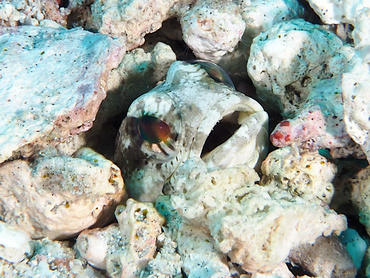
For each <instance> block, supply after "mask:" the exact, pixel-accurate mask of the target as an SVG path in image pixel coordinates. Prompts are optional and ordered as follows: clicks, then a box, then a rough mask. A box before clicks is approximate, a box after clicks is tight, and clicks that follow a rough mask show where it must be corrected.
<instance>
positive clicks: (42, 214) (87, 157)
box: [0, 148, 126, 239]
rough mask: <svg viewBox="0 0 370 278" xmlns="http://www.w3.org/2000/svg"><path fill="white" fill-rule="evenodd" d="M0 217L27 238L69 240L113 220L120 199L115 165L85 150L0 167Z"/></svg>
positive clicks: (121, 191)
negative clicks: (85, 230)
mask: <svg viewBox="0 0 370 278" xmlns="http://www.w3.org/2000/svg"><path fill="white" fill-rule="evenodd" d="M0 192H1V194H0V203H1V206H0V208H1V209H0V215H1V219H2V220H4V221H5V222H7V223H9V224H12V225H16V226H18V227H20V228H21V229H23V230H24V231H27V232H28V233H29V234H30V235H31V237H32V238H41V237H48V238H50V239H56V238H58V239H59V238H69V237H72V236H74V235H76V234H77V233H78V232H80V231H82V230H84V229H86V228H88V227H90V226H92V225H94V224H96V225H103V224H105V223H108V222H109V221H111V220H112V218H113V211H114V209H115V206H116V205H117V204H118V203H121V202H124V201H125V199H126V195H125V191H124V187H123V179H122V177H121V172H120V170H119V168H118V167H117V166H115V165H114V164H113V163H112V162H111V161H109V160H106V159H105V158H104V157H103V156H101V155H99V154H97V153H95V152H94V151H92V150H91V149H88V148H83V149H81V150H79V151H78V152H77V153H75V154H74V156H73V157H69V156H51V157H39V158H37V159H36V160H35V161H34V162H33V163H29V162H27V161H24V160H14V161H11V162H6V163H3V164H2V165H1V166H0Z"/></svg>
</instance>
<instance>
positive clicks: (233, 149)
mask: <svg viewBox="0 0 370 278" xmlns="http://www.w3.org/2000/svg"><path fill="white" fill-rule="evenodd" d="M231 116H232V117H231ZM221 119H222V120H225V119H226V120H229V121H233V122H236V124H237V125H238V126H240V128H239V129H238V130H237V131H235V133H234V135H232V136H231V137H230V138H229V139H228V140H227V141H226V142H224V143H223V144H221V145H219V146H217V147H216V148H215V149H214V150H212V151H211V152H209V153H208V154H207V155H205V156H204V160H205V161H206V163H207V165H209V166H210V167H215V166H220V167H224V168H226V167H231V165H234V164H244V163H245V164H247V165H249V166H250V167H254V166H255V165H256V164H257V163H258V161H259V160H260V159H259V157H260V156H264V153H265V150H266V149H267V147H266V146H267V141H268V134H267V120H268V116H267V113H266V112H265V111H263V108H262V106H261V105H260V104H258V103H257V102H256V101H255V100H253V99H251V98H249V97H247V96H245V95H244V94H242V93H239V92H236V91H235V90H233V89H232V88H230V86H226V85H225V84H223V83H219V82H216V81H214V80H213V79H212V78H210V77H209V74H208V73H207V71H206V70H204V69H203V67H201V66H199V65H196V64H189V63H187V62H181V61H178V62H175V63H173V64H172V65H171V67H170V69H169V71H168V73H167V78H166V80H165V81H164V82H162V83H161V84H159V85H158V86H157V87H155V88H153V89H152V90H151V91H149V92H148V93H146V94H144V95H142V96H140V97H139V98H138V99H136V100H135V101H134V102H133V103H132V104H131V106H130V108H129V110H128V113H127V117H126V118H125V119H124V120H123V122H122V124H121V127H120V129H119V134H118V137H117V144H116V153H115V157H114V161H115V163H117V165H118V166H120V167H121V169H122V174H123V177H124V179H125V186H126V188H127V190H128V192H129V195H130V196H131V197H133V198H135V199H137V200H139V201H149V202H154V201H155V199H156V198H157V196H158V195H160V194H162V188H163V185H164V184H165V182H166V181H167V180H168V179H169V178H170V177H171V175H172V174H173V173H174V172H175V171H176V170H177V168H178V167H179V166H180V165H181V164H182V163H184V162H185V161H186V160H187V159H189V158H190V157H193V156H197V157H201V156H202V150H203V146H204V145H205V142H206V139H207V138H208V135H209V134H210V133H211V131H212V130H213V128H214V127H215V125H216V124H217V123H218V122H219V121H220V120H221ZM262 153H263V154H262ZM261 154H262V155H261Z"/></svg>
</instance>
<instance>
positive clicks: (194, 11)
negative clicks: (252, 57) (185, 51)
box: [180, 0, 245, 62]
mask: <svg viewBox="0 0 370 278" xmlns="http://www.w3.org/2000/svg"><path fill="white" fill-rule="evenodd" d="M180 23H181V28H182V33H183V39H184V41H185V42H186V44H187V45H188V46H189V47H190V48H191V49H192V50H193V52H194V54H195V56H197V57H198V58H202V59H206V60H211V61H215V62H217V61H219V60H220V59H221V57H222V56H223V55H225V54H226V53H228V52H232V51H233V50H234V48H235V47H236V45H237V44H238V42H239V41H240V39H241V37H242V35H243V33H244V29H245V22H244V21H243V19H242V16H241V14H240V10H239V7H238V6H237V5H236V4H234V3H233V2H231V1H229V2H227V4H225V3H224V2H222V1H212V0H200V1H197V2H196V3H195V5H193V6H192V7H191V8H190V9H188V10H186V12H185V13H184V14H183V15H182V17H181V20H180Z"/></svg>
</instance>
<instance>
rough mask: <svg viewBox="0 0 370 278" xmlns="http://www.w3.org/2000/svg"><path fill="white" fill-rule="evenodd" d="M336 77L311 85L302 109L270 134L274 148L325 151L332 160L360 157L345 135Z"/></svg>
mask: <svg viewBox="0 0 370 278" xmlns="http://www.w3.org/2000/svg"><path fill="white" fill-rule="evenodd" d="M344 119H345V117H344V112H343V98H342V86H341V80H340V78H336V79H324V80H321V81H319V82H318V83H317V84H315V85H314V86H313V88H312V89H311V92H310V94H309V95H308V97H307V99H306V101H305V103H304V104H303V106H302V108H301V109H299V110H298V111H297V115H296V116H295V117H293V118H291V119H286V120H283V121H282V122H280V123H279V124H278V125H277V126H276V127H275V129H274V130H273V132H272V133H271V135H270V140H271V142H272V144H273V145H274V146H276V147H285V146H292V145H295V146H296V147H298V148H300V149H301V150H302V151H315V150H318V149H328V150H330V154H331V155H332V157H334V158H339V157H347V156H349V155H353V156H355V157H362V156H364V154H363V152H362V151H361V147H360V146H359V145H358V144H356V143H355V142H354V141H353V140H352V138H351V136H350V134H348V132H347V127H346V123H345V120H344Z"/></svg>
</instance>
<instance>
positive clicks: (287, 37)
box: [247, 19, 348, 117]
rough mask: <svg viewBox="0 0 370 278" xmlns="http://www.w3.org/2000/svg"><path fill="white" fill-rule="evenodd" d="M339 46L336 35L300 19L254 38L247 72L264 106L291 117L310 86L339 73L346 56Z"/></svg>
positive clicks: (302, 101)
mask: <svg viewBox="0 0 370 278" xmlns="http://www.w3.org/2000/svg"><path fill="white" fill-rule="evenodd" d="M341 47H342V42H341V40H340V39H339V37H337V36H336V35H335V34H334V33H331V32H329V31H326V30H325V29H324V28H323V27H322V26H319V25H314V24H311V23H309V22H307V21H304V20H303V19H295V20H290V21H286V22H282V23H280V24H277V25H275V26H273V27H272V28H270V29H268V30H267V31H266V32H262V33H261V34H260V35H258V36H257V37H255V38H254V40H253V43H252V46H251V52H250V58H249V60H248V64H247V71H248V75H249V76H250V78H251V79H252V81H253V84H254V86H255V87H256V90H257V94H258V96H259V97H260V98H261V99H262V100H263V101H264V102H265V103H266V105H268V106H269V107H271V108H275V109H277V110H278V111H279V112H281V114H282V115H283V116H284V117H293V116H294V115H295V114H296V113H297V111H298V110H299V108H300V107H301V106H302V105H303V104H304V102H305V100H306V99H307V96H308V94H309V93H310V91H311V89H312V85H314V84H316V83H317V82H318V80H322V79H327V78H334V77H335V76H338V75H340V74H341V73H342V72H343V64H344V63H346V62H348V59H347V55H345V54H346V53H345V54H343V53H341V52H340V51H339V50H340V49H341ZM333 59H335V60H336V62H332V63H331V62H330V60H333ZM340 64H342V66H341V67H338V65H340Z"/></svg>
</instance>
